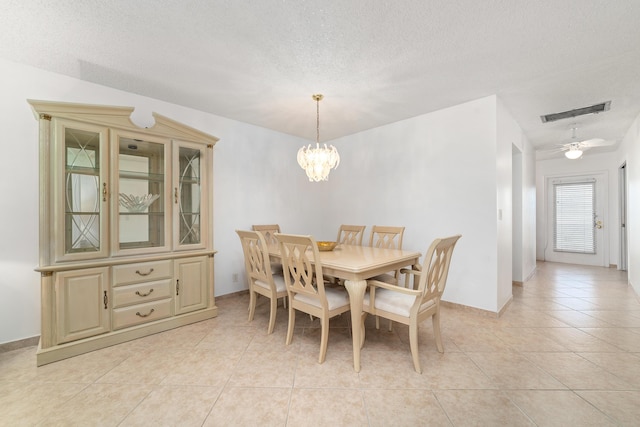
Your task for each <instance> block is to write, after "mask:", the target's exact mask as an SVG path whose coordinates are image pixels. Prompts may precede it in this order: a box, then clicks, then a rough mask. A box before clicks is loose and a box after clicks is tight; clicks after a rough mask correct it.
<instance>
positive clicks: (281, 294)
mask: <svg viewBox="0 0 640 427" xmlns="http://www.w3.org/2000/svg"><path fill="white" fill-rule="evenodd" d="M236 233H238V236H240V242H241V243H242V252H243V253H244V266H245V269H246V272H247V281H248V282H249V322H251V321H253V316H254V314H255V311H256V299H257V295H263V296H265V297H267V298H269V305H270V308H269V310H270V311H269V328H268V330H267V334H271V333H272V332H273V328H274V326H275V324H276V312H277V308H278V299H279V298H283V299H285V298H287V288H286V285H285V283H284V277H283V276H282V274H273V273H272V271H271V263H270V260H269V249H268V245H267V242H266V239H265V237H264V236H263V235H262V234H261V233H259V232H257V231H243V230H236ZM285 307H286V304H285Z"/></svg>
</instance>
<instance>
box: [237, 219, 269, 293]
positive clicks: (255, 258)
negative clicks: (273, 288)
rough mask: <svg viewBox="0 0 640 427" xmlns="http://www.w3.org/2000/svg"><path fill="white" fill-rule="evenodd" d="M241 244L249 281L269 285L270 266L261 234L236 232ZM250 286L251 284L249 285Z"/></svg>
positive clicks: (265, 244)
mask: <svg viewBox="0 0 640 427" xmlns="http://www.w3.org/2000/svg"><path fill="white" fill-rule="evenodd" d="M236 233H238V236H240V242H241V243H242V251H243V252H244V262H245V267H246V270H247V278H248V279H249V281H254V282H255V281H261V282H264V283H269V282H270V280H271V279H270V278H271V264H270V262H269V253H268V252H267V251H266V250H265V249H266V248H267V242H266V239H265V238H264V236H263V235H262V234H261V233H258V232H256V231H244V230H236ZM249 285H251V283H249Z"/></svg>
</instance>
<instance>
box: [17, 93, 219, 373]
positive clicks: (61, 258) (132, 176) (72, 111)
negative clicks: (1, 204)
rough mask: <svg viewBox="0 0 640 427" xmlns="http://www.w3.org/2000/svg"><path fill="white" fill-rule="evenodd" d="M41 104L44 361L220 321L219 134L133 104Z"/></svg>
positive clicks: (34, 105) (38, 107)
mask: <svg viewBox="0 0 640 427" xmlns="http://www.w3.org/2000/svg"><path fill="white" fill-rule="evenodd" d="M29 103H30V104H31V107H32V108H33V110H34V113H35V116H36V118H37V119H38V120H39V124H40V162H39V163H40V251H39V252H40V256H39V267H38V268H37V269H36V270H37V271H39V272H40V274H41V285H40V286H41V311H42V321H41V335H40V346H39V348H38V353H37V363H38V365H42V364H45V363H49V362H54V361H56V360H60V359H64V358H67V357H71V356H75V355H78V354H81V353H85V352H87V351H92V350H96V349H99V348H102V347H106V346H109V345H113V344H117V343H120V342H124V341H127V340H131V339H135V338H139V337H143V336H146V335H149V334H152V333H157V332H160V331H164V330H167V329H171V328H175V327H177V326H182V325H186V324H189V323H193V322H197V321H200V320H204V319H208V318H211V317H214V316H216V315H217V307H216V306H215V298H214V283H213V277H214V274H213V268H214V265H213V257H214V254H215V250H214V249H213V201H212V199H213V197H212V184H213V147H214V145H215V143H216V142H217V138H215V137H213V136H211V135H208V134H206V133H203V132H200V131H198V130H196V129H193V128H191V127H188V126H186V125H183V124H181V123H178V122H175V121H173V120H171V119H168V118H166V117H164V116H161V115H159V114H156V113H153V118H154V119H155V124H154V125H153V126H151V127H149V128H139V127H138V126H136V125H135V124H133V122H132V121H131V119H130V116H131V113H132V112H133V108H130V107H110V106H100V105H83V104H70V103H58V102H48V101H33V100H30V101H29Z"/></svg>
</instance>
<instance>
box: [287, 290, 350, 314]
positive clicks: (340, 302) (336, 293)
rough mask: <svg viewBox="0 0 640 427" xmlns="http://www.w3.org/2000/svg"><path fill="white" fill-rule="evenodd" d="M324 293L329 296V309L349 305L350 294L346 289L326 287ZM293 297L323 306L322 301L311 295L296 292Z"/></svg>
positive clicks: (306, 302) (319, 306) (296, 299)
mask: <svg viewBox="0 0 640 427" xmlns="http://www.w3.org/2000/svg"><path fill="white" fill-rule="evenodd" d="M324 293H325V295H326V296H327V305H328V307H329V310H335V309H336V308H340V307H344V306H345V305H349V294H347V292H346V290H344V289H336V288H325V289H324ZM293 299H294V300H295V301H300V302H303V303H305V304H309V305H313V306H315V307H318V308H322V306H321V305H320V301H319V300H318V299H317V298H314V297H312V296H310V295H306V294H296V295H295V296H294V297H293Z"/></svg>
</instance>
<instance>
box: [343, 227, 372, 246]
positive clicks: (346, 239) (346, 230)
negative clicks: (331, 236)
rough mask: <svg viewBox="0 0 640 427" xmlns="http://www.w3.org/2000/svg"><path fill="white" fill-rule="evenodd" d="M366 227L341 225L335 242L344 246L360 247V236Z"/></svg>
mask: <svg viewBox="0 0 640 427" xmlns="http://www.w3.org/2000/svg"><path fill="white" fill-rule="evenodd" d="M365 228H366V225H345V224H342V225H341V226H340V228H339V229H338V238H337V239H336V242H338V243H343V244H345V245H357V246H360V245H362V236H364V229H365Z"/></svg>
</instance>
